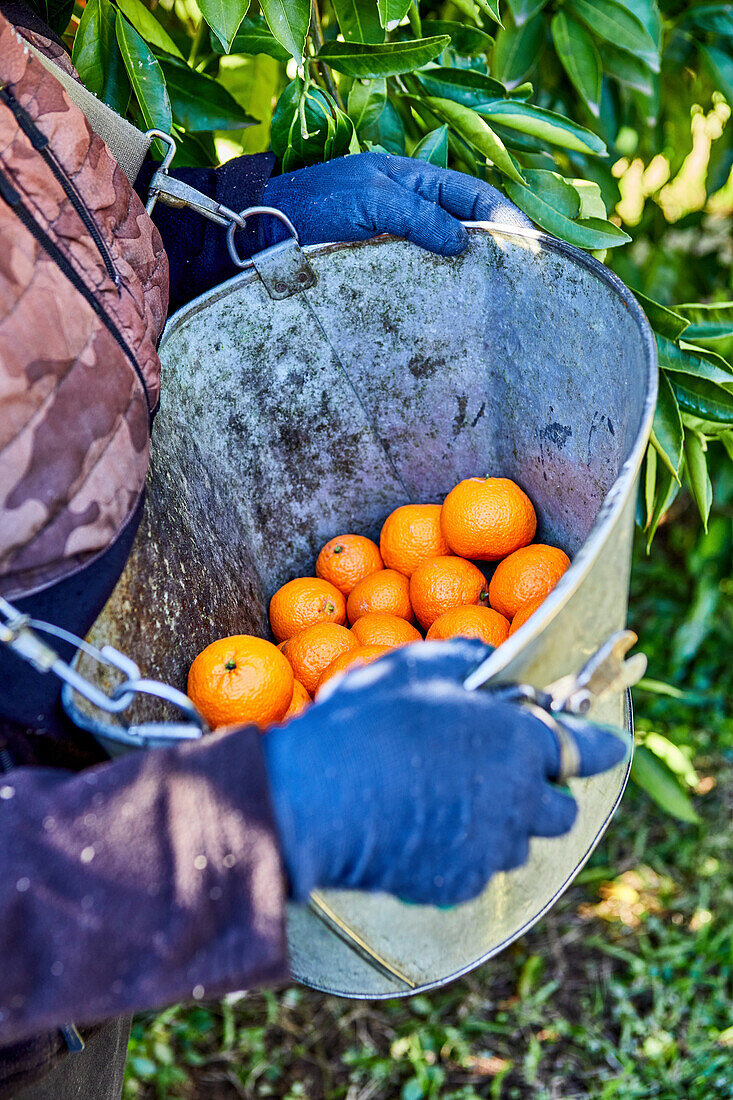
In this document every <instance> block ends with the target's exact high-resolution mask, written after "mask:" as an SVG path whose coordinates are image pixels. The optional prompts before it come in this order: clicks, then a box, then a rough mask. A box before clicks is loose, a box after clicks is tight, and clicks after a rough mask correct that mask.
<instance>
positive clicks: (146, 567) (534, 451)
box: [93, 228, 656, 997]
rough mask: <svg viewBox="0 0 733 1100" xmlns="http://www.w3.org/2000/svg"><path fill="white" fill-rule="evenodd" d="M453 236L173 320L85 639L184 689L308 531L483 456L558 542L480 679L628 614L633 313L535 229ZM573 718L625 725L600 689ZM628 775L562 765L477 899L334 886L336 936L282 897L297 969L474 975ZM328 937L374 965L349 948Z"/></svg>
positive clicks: (559, 667)
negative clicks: (137, 496)
mask: <svg viewBox="0 0 733 1100" xmlns="http://www.w3.org/2000/svg"><path fill="white" fill-rule="evenodd" d="M470 238H471V240H470V245H469V248H468V249H467V251H466V252H465V253H464V255H463V256H461V257H458V258H455V259H442V258H438V257H435V256H432V255H430V254H429V253H426V252H423V251H420V250H419V249H417V248H414V247H413V246H412V245H410V244H408V243H406V242H404V241H395V240H393V239H389V238H387V239H380V240H378V241H375V242H369V243H365V244H359V245H353V244H352V245H329V246H317V247H313V248H309V249H306V250H305V251H306V252H307V254H308V258H309V261H310V263H311V265H312V267H313V269H314V270H315V272H316V275H317V282H316V284H315V285H314V286H313V287H312V288H311V289H310V290H308V291H307V292H305V293H303V294H299V295H296V296H294V297H291V298H288V299H286V300H283V301H273V300H272V299H271V298H270V297H269V296H268V294H267V292H266V290H265V289H264V288H263V286H262V284H261V282H260V281H259V279H258V277H257V275H256V273H255V272H254V271H249V272H244V273H243V274H242V275H240V276H238V277H237V278H235V279H233V280H231V281H230V282H229V283H228V284H225V285H224V286H223V287H220V288H217V289H216V290H214V291H211V292H209V293H208V294H206V295H204V296H202V297H201V298H199V299H198V300H197V301H196V302H193V303H191V304H190V305H189V306H188V307H186V308H185V309H184V310H182V311H180V312H179V313H178V314H177V315H176V316H175V317H174V318H173V319H172V320H171V321H170V322H169V325H168V328H167V330H166V333H165V335H164V338H163V342H162V345H161V358H162V361H163V398H162V404H161V410H160V413H159V414H158V418H157V420H156V425H155V431H154V454H155V461H154V465H153V467H152V469H151V475H150V479H149V489H148V493H149V497H148V507H147V512H146V519H145V522H144V526H143V529H142V530H141V533H140V536H139V537H138V539H137V542H136V546H135V549H134V552H133V555H132V557H131V560H130V563H129V565H128V567H127V569H126V571H125V574H124V576H123V578H122V580H121V582H120V585H119V586H118V588H117V589H116V590H115V593H114V594H113V596H112V598H111V600H110V602H109V604H108V605H107V607H106V608H105V611H104V612H103V614H102V616H101V618H100V620H99V621H98V623H97V624H96V626H95V629H94V631H93V637H94V638H95V639H96V640H99V639H104V640H106V641H110V642H111V643H112V644H113V645H115V646H117V647H118V648H120V649H122V650H123V651H126V652H129V653H131V654H132V655H133V656H134V657H135V659H136V660H137V661H138V663H139V664H140V666H141V668H142V670H143V673H144V675H146V676H149V677H159V678H161V679H164V680H169V681H170V682H171V683H173V684H175V685H176V686H178V687H182V686H185V676H186V670H187V668H188V665H189V663H190V661H191V660H192V658H193V656H194V655H195V654H196V653H197V652H198V651H199V650H200V649H201V648H202V647H203V646H204V645H206V644H207V643H208V642H210V641H213V640H214V639H215V638H217V637H221V636H223V635H226V634H229V633H235V632H253V633H266V631H267V616H266V610H267V601H268V600H269V597H270V596H271V594H272V593H273V592H274V591H275V589H276V588H277V587H278V586H279V585H280V584H282V583H283V582H284V581H285V580H287V579H289V578H290V577H292V576H294V575H298V574H304V573H305V574H307V573H311V572H312V570H313V566H314V559H315V555H316V554H317V552H318V549H319V548H320V546H321V545H322V544H323V542H325V541H326V540H327V539H328V538H330V537H332V536H333V535H334V534H335V533H338V532H339V531H345V530H357V531H360V532H363V533H365V534H370V535H372V536H375V535H377V534H378V531H379V528H380V525H381V523H382V521H383V519H384V518H385V516H386V515H387V514H388V513H389V512H390V511H391V510H392V509H393V508H394V507H396V506H397V505H398V504H402V503H405V502H406V501H408V500H434V501H439V500H440V499H441V498H442V496H443V495H444V494H445V493H446V492H447V491H448V490H449V489H450V488H451V487H452V486H453V485H454V484H455V482H456V481H457V480H459V479H460V478H462V477H466V476H470V475H473V474H477V473H484V472H486V473H492V474H502V475H505V476H509V477H514V478H516V480H517V481H518V482H519V483H520V484H521V485H522V486H523V487H524V488H525V489H526V490H527V491H528V493H529V494H530V496H531V498H532V499H533V501H534V503H535V506H536V507H537V511H538V516H539V531H538V535H539V537H540V538H541V539H545V540H547V541H549V542H554V543H557V544H559V545H560V546H562V547H563V548H564V549H566V550H567V551H568V553H570V554H571V555H573V564H572V567H571V568H570V570H569V571H568V572H567V574H566V575H565V576H564V577H563V579H562V580H561V582H560V584H559V585H558V586H557V588H556V589H555V591H554V592H553V593H552V594H551V596H550V597H549V598H548V600H547V601H546V602H545V604H544V605H543V607H542V608H541V610H540V611H539V612H538V613H537V614H536V615H535V616H533V617H532V619H531V620H530V621H529V622H528V623H527V624H526V625H525V626H524V627H522V629H521V630H519V631H518V632H517V633H516V634H514V635H512V636H511V637H510V638H509V639H508V640H507V642H505V643H504V645H502V646H501V647H500V648H499V649H497V650H496V651H495V652H494V653H493V654H492V656H491V657H490V658H489V659H488V661H487V662H486V666H485V674H486V678H487V680H489V679H493V680H494V681H495V682H496V681H500V680H522V681H526V682H529V683H532V684H535V685H537V686H543V685H545V684H547V683H549V682H551V681H553V680H556V679H557V678H558V677H559V676H561V675H563V674H565V673H568V672H576V671H577V670H578V669H579V668H580V667H581V665H582V664H583V663H584V662H585V661H586V660H587V659H588V657H589V656H590V655H591V653H593V652H594V650H595V649H596V648H597V647H598V646H599V645H600V644H601V643H602V642H603V641H605V639H606V638H607V637H608V635H609V634H610V633H611V632H612V631H614V630H617V629H619V628H621V627H622V626H623V625H624V623H625V617H626V602H627V595H628V574H629V562H630V551H631V538H632V528H633V516H634V503H635V485H636V478H637V474H638V468H639V464H640V461H641V457H642V454H643V449H644V446H645V443H646V439H647V437H648V433H649V429H650V424H651V417H652V415H653V409H654V403H655V399H656V366H655V357H654V345H653V340H652V338H651V334H650V332H649V329H648V326H647V325H646V322H645V320H644V318H643V315H642V314H641V312H640V310H639V308H638V306H637V305H636V303H635V302H634V301H633V298H632V297H631V295H630V294H629V292H628V291H626V289H625V288H624V287H623V286H622V285H621V284H620V283H619V282H618V280H616V279H614V277H613V276H612V275H610V273H609V272H607V271H606V269H605V268H603V267H602V266H601V265H600V264H598V263H596V262H595V261H594V260H592V259H590V258H589V257H587V256H585V255H584V254H583V253H581V252H578V251H577V250H576V249H572V248H570V247H569V246H565V245H563V244H561V243H560V242H556V241H552V240H550V239H547V238H544V237H543V236H542V235H540V234H534V233H532V232H531V231H530V232H527V231H517V230H512V231H505V230H501V231H500V230H498V229H495V230H493V231H487V230H486V229H484V228H474V229H472V230H471V233H470ZM642 642H643V639H642ZM593 716H594V717H597V718H599V719H601V720H605V721H609V722H612V723H615V724H616V725H618V726H620V727H622V726H624V724H625V725H626V728H627V729H629V728H630V724H629V721H628V720H627V721H626V722H625V720H624V712H623V700H622V698H621V697H617V698H616V699H611V700H609V701H604V702H603V703H602V704H601V705H599V706H598V707H597V709H596V710H595V711H594V712H593ZM98 731H99V730H98ZM99 732H101V731H99ZM627 774H628V761H627V762H626V763H624V764H621V765H619V766H618V767H617V768H615V769H613V771H611V772H609V773H606V774H605V775H602V776H597V777H595V778H593V779H589V780H575V781H573V782H572V784H571V786H572V789H573V792H574V794H575V795H576V798H577V800H578V803H579V807H580V812H579V815H578V821H577V823H576V825H575V827H574V828H573V830H572V832H571V833H570V834H569V835H568V836H567V837H564V838H560V839H558V840H536V841H535V842H534V843H533V845H532V850H531V856H530V860H529V862H528V864H527V865H526V866H525V867H523V868H520V869H518V870H517V871H514V872H511V873H510V874H503V875H498V876H497V877H496V878H495V879H494V880H493V881H492V883H491V884H490V886H489V888H488V889H487V891H486V892H485V893H484V894H483V895H482V896H481V897H480V898H478V899H477V900H476V901H474V902H470V903H468V904H466V905H462V906H459V907H457V908H455V909H452V910H448V911H445V910H436V909H431V908H427V907H419V906H406V905H404V904H403V903H401V902H398V901H397V900H396V899H394V898H390V897H387V896H384V895H372V896H369V895H363V894H359V893H348V892H336V893H334V892H329V893H328V894H326V895H325V896H324V897H325V903H326V905H327V907H328V909H329V912H330V914H331V918H329V919H331V921H332V924H331V928H329V927H327V925H326V924H325V923H323V921H322V920H320V919H318V918H317V917H315V916H314V915H313V913H312V912H310V911H308V910H306V909H303V908H302V907H294V908H293V911H292V912H291V915H290V919H289V928H290V944H291V958H292V965H293V972H294V974H295V975H296V976H297V977H298V978H300V979H302V980H303V981H306V982H308V983H310V984H313V985H315V986H317V987H319V988H321V989H326V990H330V991H333V992H338V993H342V994H345V995H348V996H366V997H375V996H376V997H378V996H389V995H391V996H394V995H398V994H400V993H404V992H408V991H410V990H411V989H412V988H423V987H426V986H430V985H434V984H440V983H441V982H443V981H446V980H448V979H449V978H450V977H452V976H455V975H457V974H459V973H462V972H465V971H466V970H468V969H470V968H471V967H472V966H474V965H476V964H477V963H478V962H479V961H481V960H483V959H485V958H487V957H489V956H490V955H491V954H494V953H495V952H496V951H498V950H500V949H501V947H502V946H504V945H506V943H508V942H510V941H511V939H513V938H515V937H516V936H517V935H519V934H520V933H521V932H522V931H523V930H525V929H526V928H527V927H529V926H530V925H531V924H532V923H533V922H534V921H535V920H537V919H538V917H539V916H540V915H541V914H542V913H543V912H544V911H545V910H546V908H547V907H548V906H549V905H550V904H551V903H552V902H553V901H554V900H555V899H556V898H557V896H559V894H560V893H561V892H562V890H563V889H564V888H565V887H566V886H567V885H568V884H569V882H570V881H571V879H572V877H573V875H574V874H575V873H576V872H577V870H578V869H579V867H580V866H581V865H582V863H583V861H584V860H585V859H586V858H587V856H588V854H589V853H590V851H591V850H592V847H593V846H594V844H595V843H597V841H598V839H599V837H600V835H601V834H602V832H603V829H604V828H605V826H606V824H607V822H608V819H609V817H610V815H611V814H612V812H613V810H614V808H615V806H616V804H617V802H618V799H619V798H620V795H621V792H622V790H623V787H624V784H625V782H626V778H627ZM338 925H342V926H343V927H341V928H339V934H338V935H337V934H336V932H335V931H333V928H334V927H337V926H338ZM349 929H350V930H351V933H353V934H354V935H355V936H356V937H357V938H358V940H359V941H360V942H361V943H365V944H367V946H370V947H371V949H373V950H374V951H375V953H376V954H377V955H378V957H379V960H381V961H380V963H379V965H371V964H370V963H369V962H368V961H365V958H364V954H363V952H361V953H360V950H354V949H353V947H352V946H349V945H348V944H347V942H345V940H348V938H349V935H350V933H349V931H348V930H349ZM390 971H393V972H394V974H397V975H400V976H401V977H399V978H398V977H395V976H392V977H390V976H389V974H390Z"/></svg>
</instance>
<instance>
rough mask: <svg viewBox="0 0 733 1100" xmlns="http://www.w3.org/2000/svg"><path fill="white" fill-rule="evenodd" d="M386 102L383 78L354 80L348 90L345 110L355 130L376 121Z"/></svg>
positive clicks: (385, 84)
mask: <svg viewBox="0 0 733 1100" xmlns="http://www.w3.org/2000/svg"><path fill="white" fill-rule="evenodd" d="M386 102H387V82H386V81H385V80H370V81H367V82H364V81H362V80H355V81H354V83H353V85H352V87H351V91H350V92H349V100H348V107H347V112H348V115H349V118H350V119H351V121H352V122H353V123H354V126H355V127H356V129H357V132H358V131H360V130H361V129H362V127H365V126H371V124H372V123H373V122H376V121H377V119H378V118H379V116H380V115H381V113H382V111H383V110H384V105H385V103H386Z"/></svg>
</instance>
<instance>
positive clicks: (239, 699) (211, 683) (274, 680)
mask: <svg viewBox="0 0 733 1100" xmlns="http://www.w3.org/2000/svg"><path fill="white" fill-rule="evenodd" d="M293 679H294V677H293V670H292V668H291V667H290V662H289V661H288V660H287V659H286V658H285V657H284V656H283V654H282V653H278V650H277V648H276V646H274V645H272V643H271V642H266V641H264V639H262V638H255V637H253V636H252V635H250V634H235V635H233V636H232V637H230V638H221V639H220V640H219V641H216V642H212V643H211V645H208V646H207V647H206V649H203V650H202V651H201V653H199V655H198V656H197V657H196V659H195V660H194V662H193V664H192V665H191V668H190V670H189V673H188V687H187V692H188V695H189V697H190V698H191V700H192V701H193V702H194V703H195V704H196V706H197V707H198V709H199V710H200V711H201V713H202V714H203V716H204V718H205V719H206V721H207V722H208V724H209V726H210V727H211V728H212V729H216V728H217V727H218V726H229V725H234V724H235V723H239V722H248V723H249V722H251V723H253V724H254V725H256V726H259V727H260V728H262V729H264V727H265V726H269V725H270V724H271V723H272V722H278V721H279V720H280V719H281V718H282V716H283V715H284V714H285V711H286V710H287V709H288V706H289V705H290V700H291V698H292V695H293Z"/></svg>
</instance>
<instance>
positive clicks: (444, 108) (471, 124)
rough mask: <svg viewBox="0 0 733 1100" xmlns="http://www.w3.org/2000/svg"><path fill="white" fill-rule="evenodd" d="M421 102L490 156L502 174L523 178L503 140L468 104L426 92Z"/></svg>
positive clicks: (489, 158)
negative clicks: (440, 97) (429, 94)
mask: <svg viewBox="0 0 733 1100" xmlns="http://www.w3.org/2000/svg"><path fill="white" fill-rule="evenodd" d="M424 102H425V105H426V106H427V107H429V108H430V110H431V111H433V112H434V113H435V114H436V115H437V116H438V117H439V118H442V120H443V122H447V123H448V124H449V125H450V126H451V127H452V128H453V130H455V132H456V133H457V134H458V135H459V137H461V138H463V140H464V141H465V142H467V143H468V144H469V145H470V146H471V147H472V148H473V149H476V150H477V151H478V152H479V153H481V154H482V156H485V157H486V158H487V159H488V160H490V161H491V163H492V164H493V165H495V167H496V168H498V169H499V171H500V172H502V173H503V175H505V176H506V177H508V179H510V180H516V181H517V183H523V182H524V177H523V176H522V174H521V172H520V171H519V169H518V168H517V166H516V164H515V163H514V160H513V159H512V156H511V154H510V153H509V152H508V151H507V148H506V146H505V145H504V143H503V141H502V140H501V139H500V138H499V137H497V135H496V134H495V133H494V131H493V130H492V129H491V127H490V126H488V125H487V123H486V122H485V121H484V120H483V119H482V118H481V117H480V116H479V115H477V114H476V112H475V111H472V110H471V108H470V107H464V106H463V104H462V103H454V102H453V101H452V100H450V99H438V98H436V97H434V96H426V98H425V100H424Z"/></svg>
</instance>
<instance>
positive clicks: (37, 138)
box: [0, 87, 120, 294]
mask: <svg viewBox="0 0 733 1100" xmlns="http://www.w3.org/2000/svg"><path fill="white" fill-rule="evenodd" d="M0 100H2V102H3V103H4V104H5V106H6V107H7V108H8V109H9V110H11V111H12V112H13V115H14V116H15V120H16V122H17V123H18V125H19V126H20V128H21V130H22V131H23V133H24V134H25V135H26V137H27V138H28V140H29V141H30V143H31V145H32V146H33V148H34V149H35V150H36V151H37V152H39V153H40V154H41V156H42V157H43V159H44V160H45V162H46V164H47V165H48V166H49V168H50V169H51V171H52V172H53V174H54V176H55V177H56V179H57V180H58V182H59V183H60V184H61V186H62V187H63V189H64V194H65V195H66V197H67V199H68V200H69V202H70V203H71V205H72V206H73V208H74V210H75V211H76V213H77V214H78V216H79V218H80V220H81V222H82V224H83V225H84V228H85V229H86V231H87V233H88V234H89V236H90V237H91V238H92V240H93V241H94V244H95V245H96V247H97V251H98V252H99V255H100V256H101V258H102V262H103V263H104V267H105V270H106V272H107V274H108V276H109V277H110V279H111V280H112V282H113V283H114V284H115V286H116V287H117V293H118V294H119V292H120V290H119V287H120V277H119V275H118V273H117V270H116V269H115V265H114V263H113V262H112V257H111V255H110V253H109V249H108V248H107V245H106V243H105V241H104V238H103V237H102V234H101V233H100V231H99V226H98V225H97V223H96V222H95V220H94V218H93V216H92V214H91V211H90V210H89V208H88V207H87V205H86V204H85V202H84V200H83V198H82V197H81V195H80V194H79V191H78V189H77V187H76V186H75V184H74V182H73V181H72V180H71V179H70V178H69V176H68V175H67V174H66V172H65V171H64V169H63V168H62V166H61V165H60V164H59V162H58V160H57V159H56V157H55V155H54V153H53V150H52V149H51V147H50V145H49V140H48V138H47V137H46V135H45V134H44V133H43V131H42V130H40V129H39V128H38V126H36V124H35V122H34V121H33V119H32V118H31V116H30V115H29V114H28V112H27V111H26V110H25V108H24V107H21V105H20V103H18V101H17V99H16V98H15V96H14V95H13V94H12V92H9V91H8V89H7V88H3V87H0Z"/></svg>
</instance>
